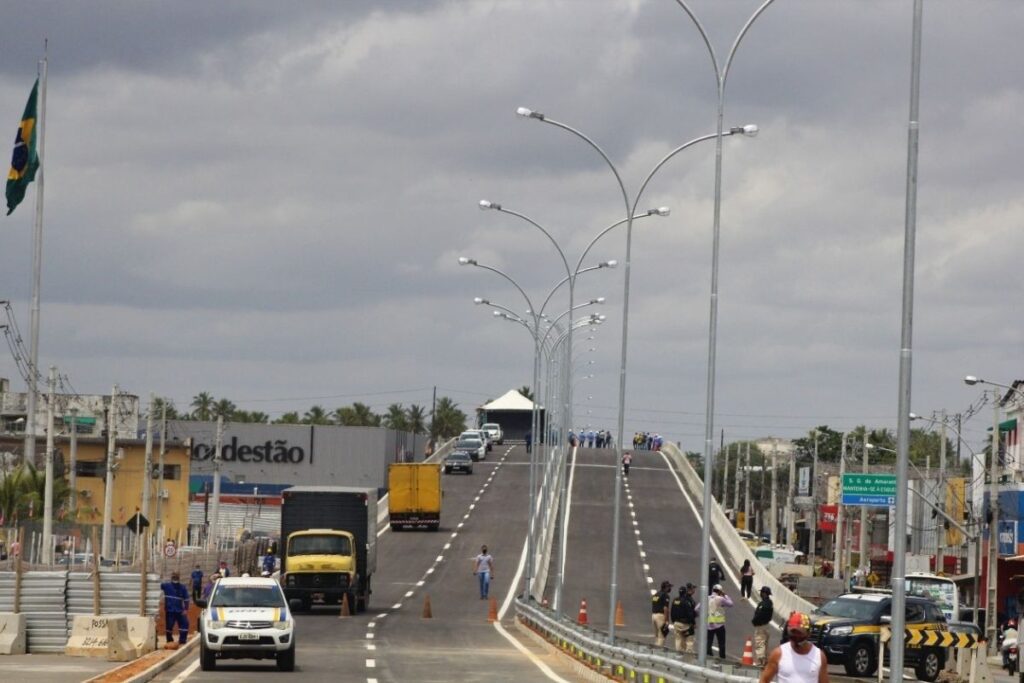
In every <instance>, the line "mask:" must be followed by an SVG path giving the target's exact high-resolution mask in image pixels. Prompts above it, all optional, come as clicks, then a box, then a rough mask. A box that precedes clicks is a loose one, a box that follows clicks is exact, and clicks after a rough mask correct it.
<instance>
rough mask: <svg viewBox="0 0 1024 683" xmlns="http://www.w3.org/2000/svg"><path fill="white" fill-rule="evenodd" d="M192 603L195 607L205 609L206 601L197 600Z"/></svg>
mask: <svg viewBox="0 0 1024 683" xmlns="http://www.w3.org/2000/svg"><path fill="white" fill-rule="evenodd" d="M194 602H195V603H196V607H202V608H203V609H206V600H203V599H202V598H200V599H198V600H195V601H194Z"/></svg>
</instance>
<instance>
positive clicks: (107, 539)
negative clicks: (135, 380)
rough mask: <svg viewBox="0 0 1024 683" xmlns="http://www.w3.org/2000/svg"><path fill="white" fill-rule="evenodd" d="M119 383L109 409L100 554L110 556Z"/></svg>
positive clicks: (113, 393)
mask: <svg viewBox="0 0 1024 683" xmlns="http://www.w3.org/2000/svg"><path fill="white" fill-rule="evenodd" d="M116 420H117V385H116V384H115V385H114V390H113V391H112V392H111V394H110V406H109V408H108V410H107V473H106V479H105V481H104V485H103V541H102V544H101V545H100V556H101V557H103V558H104V559H109V558H110V544H111V541H112V540H113V539H112V538H111V532H112V531H113V530H112V528H111V523H112V519H111V518H112V517H113V515H114V447H115V445H116V443H115V442H116V441H117V422H116Z"/></svg>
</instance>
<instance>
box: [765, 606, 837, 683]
mask: <svg viewBox="0 0 1024 683" xmlns="http://www.w3.org/2000/svg"><path fill="white" fill-rule="evenodd" d="M786 626H787V627H788V629H789V642H788V643H783V644H782V645H780V646H778V647H777V648H775V649H774V650H772V653H771V654H770V655H768V664H767V665H765V667H764V670H763V671H762V672H761V681H760V683H770V682H771V681H773V680H774V681H778V683H828V659H826V657H825V653H824V652H822V651H821V650H820V649H818V648H817V647H816V646H815V645H814V644H813V643H811V642H810V641H808V640H807V637H808V636H809V635H810V633H811V620H810V619H809V618H808V617H807V615H806V614H803V613H802V612H793V613H792V614H791V615H789V620H788V621H787V622H786Z"/></svg>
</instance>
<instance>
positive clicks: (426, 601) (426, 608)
mask: <svg viewBox="0 0 1024 683" xmlns="http://www.w3.org/2000/svg"><path fill="white" fill-rule="evenodd" d="M423 618H424V619H433V618H434V613H433V612H431V611H430V596H429V595H428V596H426V597H425V598H423Z"/></svg>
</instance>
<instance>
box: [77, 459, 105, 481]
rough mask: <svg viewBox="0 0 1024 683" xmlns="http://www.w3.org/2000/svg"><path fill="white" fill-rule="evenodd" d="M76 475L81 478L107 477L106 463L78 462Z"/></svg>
mask: <svg viewBox="0 0 1024 683" xmlns="http://www.w3.org/2000/svg"><path fill="white" fill-rule="evenodd" d="M75 474H76V475H77V476H79V477H105V476H107V468H106V463H105V462H103V461H102V460H78V461H76V462H75Z"/></svg>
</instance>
